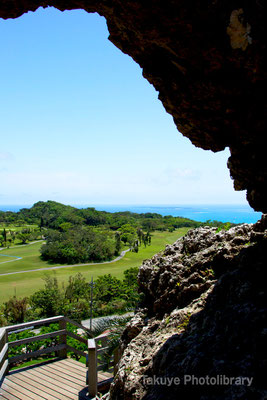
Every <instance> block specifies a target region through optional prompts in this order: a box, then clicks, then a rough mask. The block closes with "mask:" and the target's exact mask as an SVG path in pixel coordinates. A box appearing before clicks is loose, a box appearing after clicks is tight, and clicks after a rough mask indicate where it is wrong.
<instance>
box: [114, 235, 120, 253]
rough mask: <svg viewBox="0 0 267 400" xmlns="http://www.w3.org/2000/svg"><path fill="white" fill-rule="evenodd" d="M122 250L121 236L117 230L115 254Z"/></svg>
mask: <svg viewBox="0 0 267 400" xmlns="http://www.w3.org/2000/svg"><path fill="white" fill-rule="evenodd" d="M120 250H121V236H120V233H119V232H115V256H118V255H119V254H120Z"/></svg>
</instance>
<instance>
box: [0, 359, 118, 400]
mask: <svg viewBox="0 0 267 400" xmlns="http://www.w3.org/2000/svg"><path fill="white" fill-rule="evenodd" d="M86 372H87V367H86V366H85V365H84V364H82V363H79V362H78V361H76V360H72V359H63V360H56V361H53V362H50V363H48V364H42V365H36V366H31V367H27V368H23V369H20V370H15V371H11V372H10V373H9V374H8V375H7V376H6V377H5V378H4V381H3V382H2V384H1V385H0V398H1V400H2V399H3V400H86V399H88V397H87V396H86V393H87V386H86ZM110 377H111V374H109V373H103V372H101V373H99V374H98V381H99V382H98V385H99V387H101V382H100V381H102V380H103V381H105V380H106V379H109V378H110Z"/></svg>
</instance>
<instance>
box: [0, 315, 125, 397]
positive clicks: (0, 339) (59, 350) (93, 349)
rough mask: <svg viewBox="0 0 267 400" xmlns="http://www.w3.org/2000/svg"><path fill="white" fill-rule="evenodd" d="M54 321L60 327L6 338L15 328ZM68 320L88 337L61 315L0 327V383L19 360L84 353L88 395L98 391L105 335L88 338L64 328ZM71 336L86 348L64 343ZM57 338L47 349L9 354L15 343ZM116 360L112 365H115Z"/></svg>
mask: <svg viewBox="0 0 267 400" xmlns="http://www.w3.org/2000/svg"><path fill="white" fill-rule="evenodd" d="M53 323H58V324H59V329H58V330H56V331H53V332H49V333H44V334H39V335H36V336H32V337H29V338H24V339H19V340H15V341H9V335H10V334H11V333H14V332H16V331H22V330H27V329H28V330H33V329H35V328H36V327H41V326H44V325H50V324H53ZM67 323H69V324H72V325H75V326H76V327H78V328H79V329H83V330H84V331H85V332H86V333H87V335H88V336H89V337H90V336H91V334H90V331H89V329H87V328H86V327H84V326H83V325H80V324H79V323H77V322H75V321H72V320H70V319H69V318H67V317H64V316H57V317H52V318H46V319H42V320H38V321H31V322H26V323H23V324H19V325H12V326H7V327H4V328H0V382H1V380H2V379H3V378H4V377H5V375H6V374H7V373H8V371H9V367H10V365H11V364H14V363H17V362H19V361H24V360H27V359H29V358H31V359H33V358H37V357H40V356H42V355H45V354H50V353H54V352H55V353H56V354H57V356H58V357H60V358H66V357H67V352H68V351H71V352H73V353H75V354H77V355H79V356H83V357H85V358H86V359H87V366H88V373H87V383H88V389H89V395H90V396H96V394H97V383H98V377H97V375H98V371H99V370H102V369H103V366H104V365H103V363H102V364H101V361H100V360H99V356H100V354H102V353H103V352H104V351H105V350H106V345H107V340H108V334H104V335H100V336H98V337H96V338H92V339H87V338H84V337H82V336H80V335H77V334H76V333H73V332H70V331H68V330H67ZM68 336H69V337H72V338H73V339H75V340H78V341H80V342H81V343H84V344H86V345H87V348H88V351H87V352H84V351H81V350H78V349H76V348H74V347H72V346H69V345H68V344H67V337H68ZM55 337H59V340H58V344H56V345H52V346H49V347H46V348H41V349H39V350H36V351H29V352H27V353H22V354H18V355H15V356H13V357H10V356H9V355H8V351H9V349H11V348H12V347H15V346H20V345H23V344H28V343H34V342H36V341H40V340H44V339H49V338H55ZM117 361H118V357H117V355H115V356H114V357H113V361H112V363H111V366H112V369H113V371H114V370H115V368H114V365H115V364H116V363H117ZM114 363H115V364H114Z"/></svg>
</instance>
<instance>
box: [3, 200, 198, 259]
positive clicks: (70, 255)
mask: <svg viewBox="0 0 267 400" xmlns="http://www.w3.org/2000/svg"><path fill="white" fill-rule="evenodd" d="M0 225H2V226H3V229H2V230H0V244H1V245H2V246H9V245H11V244H12V243H14V242H15V241H16V240H17V241H18V240H20V242H21V243H27V242H29V241H31V240H36V239H44V240H46V243H45V244H44V245H43V246H42V247H41V258H42V259H43V260H45V261H49V262H50V263H65V264H77V263H86V262H87V263H88V262H101V261H107V260H112V259H113V258H114V257H116V256H118V255H119V254H120V252H121V250H122V249H125V248H130V249H131V250H132V251H135V252H138V249H139V246H140V245H141V244H142V243H143V244H144V245H145V246H146V245H149V244H150V243H151V232H153V231H155V230H157V231H169V232H172V231H174V230H175V229H177V228H181V227H190V228H194V227H197V226H199V225H200V223H199V222H196V221H192V220H190V219H187V218H181V217H172V216H166V217H163V216H161V215H160V214H154V213H146V214H137V213H131V212H128V211H126V212H117V213H109V212H105V211H97V210H95V209H94V208H84V209H78V208H75V207H71V206H66V205H63V204H61V203H57V202H55V201H47V202H41V201H40V202H38V203H36V204H34V205H33V207H31V208H29V209H27V208H23V209H21V210H20V211H19V212H9V211H8V212H3V211H0ZM25 226H27V227H25ZM14 227H15V228H16V229H19V228H20V227H23V229H22V230H20V231H19V230H18V231H17V232H16V230H14V229H12V228H14ZM31 227H32V228H31Z"/></svg>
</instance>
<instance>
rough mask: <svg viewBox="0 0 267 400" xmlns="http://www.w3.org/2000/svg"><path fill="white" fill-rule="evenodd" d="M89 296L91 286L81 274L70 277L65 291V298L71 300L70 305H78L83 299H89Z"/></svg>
mask: <svg viewBox="0 0 267 400" xmlns="http://www.w3.org/2000/svg"><path fill="white" fill-rule="evenodd" d="M89 294H90V286H89V284H88V283H87V282H86V280H85V277H84V276H83V275H82V274H81V273H78V274H77V275H75V276H70V277H69V282H68V285H67V287H66V289H65V298H66V299H68V300H69V303H72V302H76V303H77V302H78V301H79V300H80V299H81V298H88V297H89Z"/></svg>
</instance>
